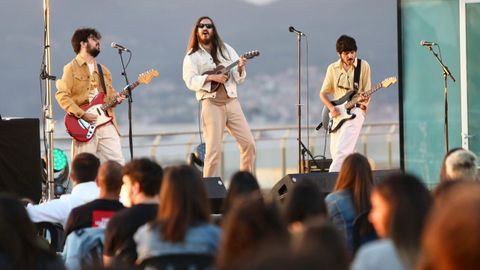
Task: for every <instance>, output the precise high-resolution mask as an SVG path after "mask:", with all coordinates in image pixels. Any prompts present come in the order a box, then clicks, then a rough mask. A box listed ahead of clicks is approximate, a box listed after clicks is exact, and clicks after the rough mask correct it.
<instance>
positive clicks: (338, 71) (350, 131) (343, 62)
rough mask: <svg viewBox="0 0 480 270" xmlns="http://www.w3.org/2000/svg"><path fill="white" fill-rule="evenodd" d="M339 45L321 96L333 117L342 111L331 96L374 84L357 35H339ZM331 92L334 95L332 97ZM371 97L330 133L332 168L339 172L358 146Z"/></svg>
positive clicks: (363, 88) (356, 107) (339, 95)
mask: <svg viewBox="0 0 480 270" xmlns="http://www.w3.org/2000/svg"><path fill="white" fill-rule="evenodd" d="M336 49H337V53H338V56H339V57H340V59H338V60H337V61H335V62H334V63H332V64H330V65H329V66H328V68H327V73H326V75H325V80H324V81H323V85H322V88H321V90H320V99H321V100H322V102H323V104H324V105H325V107H327V108H328V110H329V111H330V117H333V118H335V117H340V113H341V112H340V111H339V109H338V108H335V106H334V104H332V102H331V101H332V100H338V99H340V98H342V97H343V96H344V95H345V94H347V92H348V91H358V92H359V93H361V92H364V91H368V90H370V88H371V78H370V65H369V64H368V62H367V61H365V60H363V59H362V60H360V59H358V58H357V44H356V41H355V39H353V38H352V37H349V36H347V35H342V36H340V37H339V38H338V40H337V43H336ZM356 68H359V73H358V72H357V73H358V75H357V76H358V85H356V87H354V77H355V69H356ZM329 96H331V97H332V99H329ZM368 103H369V98H363V97H361V98H360V102H359V103H358V104H357V105H356V106H355V107H354V108H353V109H352V110H351V113H354V114H355V115H356V117H355V118H353V119H351V120H347V121H345V122H343V124H342V125H341V126H340V128H339V129H338V130H336V131H335V132H332V133H331V134H330V153H331V156H332V159H333V161H332V164H331V165H330V169H329V171H331V172H338V171H339V170H340V167H341V166H342V163H343V160H344V159H345V158H346V157H347V156H348V155H349V154H351V153H353V151H354V150H355V144H356V143H357V140H358V136H359V135H360V130H361V128H362V125H363V122H364V120H365V115H366V111H367V108H368Z"/></svg>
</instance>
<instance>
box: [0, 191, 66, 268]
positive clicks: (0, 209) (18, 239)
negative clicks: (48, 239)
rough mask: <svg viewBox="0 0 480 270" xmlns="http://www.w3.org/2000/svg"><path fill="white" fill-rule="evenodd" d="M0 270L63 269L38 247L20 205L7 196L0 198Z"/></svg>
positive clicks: (31, 224)
mask: <svg viewBox="0 0 480 270" xmlns="http://www.w3.org/2000/svg"><path fill="white" fill-rule="evenodd" d="M0 217H2V218H0V269H3V270H17V269H32V270H50V269H52V270H56V269H64V266H63V263H62V260H61V259H60V258H59V257H57V256H56V254H55V253H53V252H52V251H50V250H48V249H44V248H42V247H41V244H40V239H39V238H38V237H37V236H36V235H35V226H34V225H33V223H32V222H31V221H30V219H29V217H28V214H27V212H26V210H25V207H24V206H23V205H22V203H21V202H20V201H19V200H17V199H16V198H14V197H11V196H10V195H6V194H2V195H0Z"/></svg>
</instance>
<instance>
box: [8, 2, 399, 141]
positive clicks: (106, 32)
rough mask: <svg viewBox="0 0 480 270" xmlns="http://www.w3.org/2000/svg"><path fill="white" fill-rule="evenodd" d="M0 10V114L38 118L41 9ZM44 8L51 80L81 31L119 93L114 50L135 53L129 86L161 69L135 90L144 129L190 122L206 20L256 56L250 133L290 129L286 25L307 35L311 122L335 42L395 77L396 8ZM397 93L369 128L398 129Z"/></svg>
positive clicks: (25, 5)
mask: <svg viewBox="0 0 480 270" xmlns="http://www.w3.org/2000/svg"><path fill="white" fill-rule="evenodd" d="M5 2H6V3H3V4H2V16H0V35H1V36H2V38H3V44H2V45H3V48H2V50H0V63H1V64H2V65H1V68H0V69H1V71H0V79H1V81H2V83H3V86H2V87H1V90H0V94H1V99H0V115H1V116H2V117H27V118H41V117H42V107H43V105H42V104H43V102H42V99H43V98H44V96H45V92H44V91H43V92H42V90H41V87H40V81H39V74H40V67H41V61H42V50H43V7H42V6H43V1H40V0H36V1H33V0H21V1H5ZM49 6H50V31H51V35H50V38H51V63H52V64H51V68H52V75H54V76H57V77H61V75H62V68H63V66H64V65H65V64H66V63H68V62H69V61H70V60H71V59H72V58H74V56H75V55H74V53H73V51H72V49H71V45H70V38H71V35H72V34H73V32H74V30H75V29H77V28H79V27H94V28H96V29H98V30H99V31H100V33H101V34H102V51H101V54H100V55H99V56H98V58H97V59H98V61H99V62H101V63H103V64H104V65H106V66H107V67H108V68H109V69H110V70H111V71H112V74H113V80H114V81H113V85H114V87H115V88H116V89H117V90H121V89H122V88H123V87H124V86H125V81H124V79H123V78H122V76H121V75H120V73H121V71H120V69H121V64H120V59H119V55H118V53H117V50H115V49H112V48H110V47H109V45H110V43H111V42H116V43H119V44H122V45H123V46H125V47H128V48H129V49H131V50H132V52H133V55H132V61H131V63H130V65H129V67H128V69H127V72H128V75H129V79H130V80H131V81H132V80H134V79H135V77H136V75H137V74H139V73H141V72H143V71H145V70H147V69H150V68H156V69H158V70H159V72H160V74H161V75H160V77H159V78H156V79H154V80H153V81H152V83H151V84H150V85H148V86H141V87H138V90H137V89H136V90H135V92H134V103H133V115H134V121H135V122H137V123H139V124H144V125H146V126H149V127H152V126H161V127H162V128H164V129H168V124H171V123H176V124H178V123H184V124H187V125H188V124H193V125H194V124H195V121H196V113H197V103H196V100H195V97H194V93H192V92H191V91H188V90H187V89H186V87H185V85H184V83H183V81H182V78H181V70H182V61H183V57H184V55H185V50H186V47H187V42H188V37H189V34H190V31H191V29H192V26H193V24H194V22H195V20H196V19H197V18H198V17H200V16H203V15H208V16H211V17H212V18H213V19H214V21H215V23H216V25H217V27H218V30H219V33H220V35H221V36H222V38H223V39H224V41H226V42H227V43H228V44H230V45H232V47H234V48H235V49H236V50H237V52H238V53H243V52H246V51H249V50H259V51H260V53H261V55H260V57H258V58H255V59H252V60H250V61H249V63H248V66H247V81H246V83H245V85H243V86H240V89H239V91H240V92H239V96H240V101H241V103H242V106H243V107H244V110H245V113H246V115H247V119H248V120H249V122H250V123H251V125H252V126H255V125H257V126H261V125H267V124H268V125H275V124H295V121H296V118H295V117H296V113H295V104H296V102H295V100H296V96H297V95H298V94H297V81H296V79H297V74H296V72H297V38H296V36H295V35H294V34H293V33H289V32H288V27H289V26H294V27H295V28H297V29H300V30H301V31H303V32H304V33H306V34H307V39H303V40H302V45H303V46H302V50H303V58H302V63H303V65H302V78H303V81H302V85H303V88H302V91H303V92H302V98H303V99H304V100H305V101H306V100H308V103H309V106H310V108H309V114H310V115H309V122H312V123H314V122H316V121H317V120H319V119H320V116H319V112H320V111H321V108H322V107H323V105H322V104H321V102H320V100H319V98H318V90H319V87H320V86H321V83H322V81H323V76H324V74H325V70H326V67H327V66H328V64H329V63H331V62H333V61H335V60H337V59H338V55H337V54H336V52H335V41H336V39H337V38H338V36H340V35H341V34H348V35H351V36H353V37H354V38H356V40H357V45H358V48H359V50H358V55H359V57H360V58H363V59H366V60H367V61H368V62H369V63H370V66H371V67H372V84H375V83H376V82H379V81H381V80H382V79H384V78H386V77H390V76H396V75H397V73H398V71H397V70H398V63H397V58H398V54H397V10H396V9H397V4H396V1H394V0H387V1H378V0H362V1H358V0H338V1H327V0H224V1H216V0H203V1H197V0H175V1H173V0H171V1H170V0H163V1H159V0H137V1H129V0H128V1H127V0H101V1H98V0H97V1H94V0H83V1H72V0H62V1H55V0H51V1H50V3H49ZM307 45H308V54H307ZM307 56H308V58H307ZM307 60H308V88H307V87H306V86H307V81H306V79H307V76H306V74H307ZM53 86H54V87H53V89H52V90H53V93H52V94H53V95H54V91H55V84H53ZM307 90H308V93H307ZM397 91H398V88H397V87H396V86H394V87H392V89H389V90H388V91H385V92H382V93H379V94H376V96H375V97H374V99H373V100H372V103H371V106H370V107H371V110H369V118H367V121H372V122H375V121H398V95H397ZM53 103H54V106H53V114H54V118H55V119H56V120H57V122H58V125H57V126H58V131H56V133H58V134H61V135H66V134H65V133H64V131H63V127H62V118H63V115H64V112H63V110H62V109H61V108H60V107H59V106H58V104H57V103H56V101H55V99H54V100H53ZM272 104H274V105H275V106H273V107H272V106H271V105H272ZM126 108H127V106H126V105H125V106H124V105H120V106H119V108H118V109H117V110H118V112H117V116H118V117H119V123H120V126H121V128H125V125H126V124H127V119H126ZM303 121H306V120H303ZM165 131H168V130H165Z"/></svg>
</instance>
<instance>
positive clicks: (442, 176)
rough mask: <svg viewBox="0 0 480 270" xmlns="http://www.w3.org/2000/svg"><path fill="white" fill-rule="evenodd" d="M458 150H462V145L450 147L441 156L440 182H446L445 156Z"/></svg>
mask: <svg viewBox="0 0 480 270" xmlns="http://www.w3.org/2000/svg"><path fill="white" fill-rule="evenodd" d="M458 150H463V148H462V147H455V148H452V149H450V150H448V151H447V153H446V154H445V156H444V157H443V160H442V167H441V168H440V183H442V182H446V181H448V180H449V179H448V177H447V167H446V164H445V162H446V160H447V158H448V157H449V156H450V155H451V154H452V153H454V152H456V151H458Z"/></svg>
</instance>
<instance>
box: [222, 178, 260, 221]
mask: <svg viewBox="0 0 480 270" xmlns="http://www.w3.org/2000/svg"><path fill="white" fill-rule="evenodd" d="M252 192H260V186H259V185H258V182H257V179H256V178H255V176H253V175H252V174H251V173H249V172H243V171H238V172H236V173H235V174H234V175H233V176H232V179H231V180H230V186H229V187H228V191H227V195H225V199H224V200H223V206H222V210H223V214H224V215H225V214H226V213H227V212H228V210H229V209H230V207H231V206H232V204H233V201H235V200H236V199H238V198H239V197H240V196H245V195H248V194H251V193H252Z"/></svg>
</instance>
